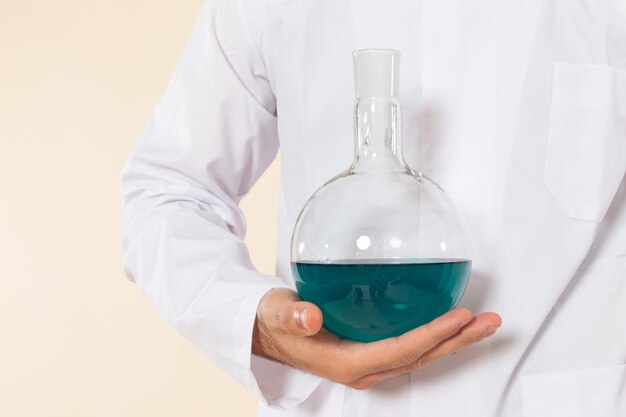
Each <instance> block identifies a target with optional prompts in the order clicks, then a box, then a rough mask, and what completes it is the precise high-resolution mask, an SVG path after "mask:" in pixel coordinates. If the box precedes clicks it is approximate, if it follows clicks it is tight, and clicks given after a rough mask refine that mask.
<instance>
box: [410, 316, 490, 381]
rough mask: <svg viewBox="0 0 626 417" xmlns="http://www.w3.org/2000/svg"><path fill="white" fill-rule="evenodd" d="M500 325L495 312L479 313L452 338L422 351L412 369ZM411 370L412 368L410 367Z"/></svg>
mask: <svg viewBox="0 0 626 417" xmlns="http://www.w3.org/2000/svg"><path fill="white" fill-rule="evenodd" d="M501 325H502V319H501V318H500V316H499V315H497V314H496V313H483V314H479V315H477V316H476V317H474V319H473V320H472V321H471V322H470V323H469V324H468V325H467V326H465V327H464V328H463V329H461V331H460V332H459V334H458V335H457V336H455V337H453V338H450V339H447V340H444V341H443V342H441V343H440V344H438V345H437V346H435V347H434V348H432V349H431V350H429V351H428V352H426V353H424V354H423V355H422V356H421V357H420V358H419V359H418V360H417V362H416V363H414V364H413V365H415V368H414V369H417V368H422V367H424V366H426V365H428V364H429V363H431V362H433V361H436V360H437V359H440V358H442V357H444V356H446V355H449V354H451V353H454V352H456V351H457V350H460V349H461V348H464V347H466V346H468V345H471V344H473V343H476V342H478V341H481V340H483V339H484V338H486V337H489V336H491V335H492V334H494V333H495V331H496V330H497V329H498V327H500V326H501ZM411 370H413V369H411Z"/></svg>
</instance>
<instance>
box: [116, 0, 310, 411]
mask: <svg viewBox="0 0 626 417" xmlns="http://www.w3.org/2000/svg"><path fill="white" fill-rule="evenodd" d="M247 25H248V16H247V12H246V9H245V6H244V4H243V3H241V2H240V1H234V0H224V1H222V0H208V1H207V2H206V3H205V5H204V7H203V9H202V11H201V13H200V16H199V18H198V20H197V22H196V26H195V28H194V31H193V34H192V37H191V39H190V41H189V44H188V45H187V48H186V49H185V52H184V54H183V56H182V58H181V60H180V62H179V64H178V66H177V68H176V71H175V73H174V75H173V77H172V79H171V81H170V84H169V86H168V87H167V90H166V92H165V94H164V96H163V97H162V99H161V100H160V102H159V103H158V105H157V107H156V109H155V110H154V112H153V114H152V116H151V118H150V120H149V122H148V124H147V126H146V127H145V129H144V131H143V132H142V134H141V136H140V138H139V140H138V142H137V144H136V145H135V147H134V149H133V151H132V153H131V156H130V157H129V159H128V161H127V163H126V165H125V167H124V170H123V172H122V194H123V199H124V204H125V209H124V219H123V246H124V265H125V271H126V273H127V275H128V276H129V278H130V279H132V280H134V281H135V282H136V283H137V285H138V286H139V288H140V289H141V291H142V292H143V293H144V294H145V295H146V297H147V298H148V299H149V300H150V301H151V302H152V303H153V304H154V305H155V307H156V308H157V309H158V310H159V311H160V313H161V314H162V315H163V316H164V317H165V318H166V319H167V321H168V322H169V323H170V324H171V325H173V326H174V327H175V328H176V329H177V330H178V331H179V332H180V333H181V334H183V335H184V336H185V337H186V338H188V339H189V340H190V341H191V342H192V343H193V344H194V345H195V346H196V347H198V348H199V349H200V350H201V351H202V352H203V353H204V354H206V355H207V356H208V357H210V358H211V359H212V360H213V361H214V362H215V363H216V364H217V365H218V366H219V367H220V368H221V369H223V370H224V371H225V372H226V373H228V374H229V375H231V376H232V377H234V378H235V379H236V380H238V381H239V382H240V383H242V384H243V385H244V386H246V387H247V388H248V389H249V390H251V391H252V392H254V393H256V394H257V396H258V397H259V398H260V399H261V400H262V401H264V402H265V403H266V404H268V405H270V406H272V407H277V408H287V407H290V406H292V405H295V404H297V403H299V402H302V401H303V400H304V399H306V398H307V397H308V396H309V395H310V393H311V392H312V391H313V390H314V389H315V388H316V387H317V385H318V384H319V382H320V380H321V379H320V378H318V377H316V376H314V375H310V374H306V373H304V372H301V371H298V370H296V369H293V368H290V367H288V366H286V365H282V364H278V363H275V362H270V361H267V360H264V359H261V358H257V357H256V356H253V355H252V354H251V344H252V330H253V325H254V320H255V316H256V309H257V305H258V302H259V300H260V298H261V297H262V296H263V294H265V293H266V292H267V291H268V290H269V289H271V288H274V287H291V285H289V283H287V282H283V281H282V280H281V279H280V278H278V277H275V276H270V275H265V274H261V273H259V272H257V271H256V270H255V269H254V267H253V265H252V263H251V261H250V258H249V255H248V251H247V248H246V246H245V244H244V242H243V237H244V234H245V227H246V226H245V218H244V215H243V213H242V211H241V210H240V208H239V206H238V202H239V200H240V199H241V197H242V196H243V195H245V194H246V193H247V192H248V190H249V189H250V188H251V187H252V185H253V184H254V183H255V181H256V180H257V179H258V177H259V176H260V175H261V174H262V173H263V171H264V170H265V169H266V168H267V167H268V165H269V164H270V163H271V161H272V160H273V159H274V158H275V156H276V152H277V150H278V137H277V126H276V117H275V116H274V114H275V101H274V96H273V94H272V91H271V88H270V85H269V82H268V80H267V76H266V72H265V66H264V64H263V61H262V59H261V57H260V55H259V53H258V50H257V49H256V48H255V41H254V38H253V35H252V33H253V32H252V31H251V30H250V29H249V27H248V26H247Z"/></svg>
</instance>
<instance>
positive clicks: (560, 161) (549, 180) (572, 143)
mask: <svg viewBox="0 0 626 417" xmlns="http://www.w3.org/2000/svg"><path fill="white" fill-rule="evenodd" d="M625 171H626V70H623V69H618V68H616V67H611V66H603V65H579V64H568V63H556V64H555V66H554V74H553V86H552V104H551V108H550V123H549V129H548V146H547V153H546V162H545V173H544V174H545V175H544V180H545V183H546V185H547V186H548V188H549V189H550V191H551V192H552V194H553V195H554V197H555V198H556V200H557V201H558V203H559V204H560V206H561V207H562V208H563V211H564V212H565V214H566V215H567V216H568V217H570V218H572V219H577V220H584V221H593V222H599V221H601V220H602V219H603V217H604V215H605V213H606V211H607V209H608V207H609V206H610V204H611V201H612V200H613V196H614V195H615V192H616V191H617V188H618V187H619V185H620V183H621V181H622V179H623V177H624V172H625Z"/></svg>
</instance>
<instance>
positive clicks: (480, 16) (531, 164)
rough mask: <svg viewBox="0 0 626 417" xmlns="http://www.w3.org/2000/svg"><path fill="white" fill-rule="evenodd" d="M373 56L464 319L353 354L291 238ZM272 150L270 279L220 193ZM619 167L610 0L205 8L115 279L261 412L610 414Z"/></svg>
mask: <svg viewBox="0 0 626 417" xmlns="http://www.w3.org/2000/svg"><path fill="white" fill-rule="evenodd" d="M372 47H383V48H393V49H399V50H401V51H402V54H403V55H402V68H401V77H400V79H401V87H400V91H401V93H400V102H401V104H402V106H403V120H404V125H403V129H402V130H403V136H404V139H403V142H404V143H403V146H404V156H405V159H406V160H407V162H408V163H409V165H411V166H412V167H414V168H417V169H418V170H422V171H424V172H426V173H428V174H429V176H430V177H432V178H434V179H435V180H436V181H437V182H438V183H439V184H440V185H442V187H443V188H444V189H446V190H447V191H448V193H449V194H450V195H451V197H452V198H453V200H455V202H456V203H457V205H458V206H459V207H460V208H461V210H462V211H463V212H464V214H465V217H466V219H467V221H468V224H469V228H470V231H471V234H472V237H473V247H474V256H473V271H472V277H471V278H470V284H469V286H468V289H467V291H466V293H465V296H464V298H463V300H462V302H461V306H462V307H463V308H459V309H455V310H453V311H451V312H449V313H447V314H446V315H444V316H442V317H440V318H438V319H436V320H435V321H433V322H432V323H430V324H428V325H425V326H422V327H419V328H417V329H415V330H413V331H411V332H408V333H406V334H405V335H402V336H400V337H399V338H394V339H387V340H383V341H380V342H374V343H369V344H359V343H352V342H346V341H340V340H339V339H337V338H336V337H334V336H332V335H331V334H329V333H328V332H326V331H325V330H324V329H322V328H321V323H322V316H321V313H320V311H319V309H317V307H315V306H314V305H312V304H309V303H305V302H301V301H299V300H298V299H297V296H296V294H295V292H294V283H293V278H292V276H291V269H290V264H289V240H290V236H291V231H292V229H293V225H294V223H295V220H296V217H297V215H298V213H299V211H300V209H301V207H302V206H303V205H304V203H305V202H306V200H307V199H308V197H309V196H310V195H311V194H312V193H313V192H314V191H315V190H316V189H317V188H319V186H320V185H321V184H323V183H324V182H325V181H326V180H328V179H329V178H331V177H332V176H334V175H335V174H337V173H338V172H340V171H342V170H344V169H345V168H346V167H347V166H348V165H349V164H350V161H351V158H352V152H353V141H352V140H353V139H352V106H353V100H354V95H353V79H352V62H351V52H352V51H353V50H356V49H363V48H372ZM418 139H419V153H418V151H417V150H418ZM279 148H280V150H281V155H282V166H281V169H282V171H281V184H280V185H281V187H280V204H279V206H280V207H279V213H278V228H279V234H278V239H279V241H278V259H277V265H276V274H275V276H270V275H265V274H261V273H259V272H257V271H256V270H255V269H254V267H253V266H252V264H251V262H250V259H249V256H248V252H247V248H246V246H245V244H244V243H243V237H244V234H245V218H244V215H243V213H242V211H241V210H240V208H239V206H238V202H239V201H240V199H241V198H242V197H243V196H244V195H245V194H246V193H247V192H248V191H249V190H250V188H251V187H252V186H253V184H254V183H255V181H256V180H257V179H258V178H259V176H260V175H261V174H262V173H263V172H264V170H265V169H266V168H267V166H268V165H269V164H270V163H271V162H272V160H273V159H274V158H275V156H276V153H277V151H278V149H279ZM625 171H626V2H625V1H624V0H568V1H565V0H530V1H524V2H513V1H501V2H497V1H455V0H446V1H441V0H437V1H435V0H416V1H408V0H390V1H387V2H378V1H373V0H359V1H356V0H346V1H335V0H333V1H331V0H328V1H325V0H315V1H313V0H255V1H252V0H207V1H206V2H205V4H204V7H203V8H202V11H201V12H200V15H199V18H198V20H197V23H196V26H195V29H194V32H193V34H192V37H191V39H190V41H189V44H188V46H187V48H186V50H185V52H184V54H183V56H182V58H181V60H180V63H179V65H178V67H177V69H176V71H175V73H174V75H173V77H172V80H171V82H170V84H169V86H168V87H167V90H166V92H165V94H164V96H163V97H162V99H161V100H160V102H159V103H158V105H157V107H156V109H155V110H154V112H153V114H152V116H151V118H150V120H149V122H148V124H147V126H146V128H145V129H144V131H143V132H142V134H141V137H140V138H139V140H138V142H137V144H136V146H135V147H134V149H133V151H132V154H131V155H130V157H129V159H128V162H127V164H126V166H125V167H124V170H123V173H122V193H123V199H124V203H125V211H124V220H123V245H124V250H125V261H124V262H125V269H126V272H127V275H128V276H129V278H130V279H132V280H134V281H135V282H136V283H137V285H138V287H139V288H140V289H141V291H142V292H143V293H144V294H145V295H146V297H147V298H148V299H149V300H150V301H151V302H152V303H153V304H154V305H155V306H156V308H157V309H158V310H159V311H160V313H161V314H162V315H163V316H164V317H165V318H166V319H167V320H168V322H169V323H171V324H172V325H173V326H174V327H175V328H176V329H177V330H178V331H179V332H180V333H181V334H183V335H184V336H185V337H187V338H188V339H189V340H191V341H192V342H193V343H194V344H195V345H196V346H197V347H198V348H199V349H200V350H201V351H202V352H204V353H205V354H206V355H207V356H208V357H209V358H210V359H211V360H213V361H214V362H215V363H216V364H217V365H218V366H220V367H221V368H222V369H223V370H224V371H225V372H226V373H228V374H229V375H231V376H232V377H233V378H235V379H236V380H238V381H239V382H240V383H241V384H243V385H244V386H246V387H247V388H248V389H250V390H251V391H253V392H255V393H256V395H257V396H258V398H259V400H260V407H259V416H263V417H270V416H271V417H287V416H320V417H340V416H386V415H397V416H414V417H417V416H429V417H449V416H454V417H458V416H471V417H486V416H504V417H521V416H525V417H548V416H550V417H553V416H569V417H572V416H573V417H583V416H584V417H586V416H593V417H598V416H603V417H604V416H607V417H618V416H626V364H625V362H626V182H625V181H624V174H625ZM484 310H493V311H497V312H498V313H499V314H496V313H481V314H477V315H475V316H472V313H470V311H472V312H478V311H484ZM500 316H502V318H503V320H504V325H503V326H502V328H501V329H500V330H499V331H498V332H497V334H496V335H495V336H493V337H488V338H486V337H487V336H490V335H492V334H493V333H494V332H495V330H496V329H497V328H498V327H499V326H500V323H501V322H500ZM485 338H486V339H485ZM482 339H485V340H483V341H481V342H480V343H474V342H477V341H479V340H482ZM452 352H456V354H455V355H450V354H451V353H452Z"/></svg>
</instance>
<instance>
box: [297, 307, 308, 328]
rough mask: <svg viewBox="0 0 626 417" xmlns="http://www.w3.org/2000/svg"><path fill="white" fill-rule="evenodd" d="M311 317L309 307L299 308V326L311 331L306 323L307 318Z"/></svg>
mask: <svg viewBox="0 0 626 417" xmlns="http://www.w3.org/2000/svg"><path fill="white" fill-rule="evenodd" d="M308 318H309V308H308V307H305V308H303V309H302V310H299V311H298V312H297V313H296V323H298V326H300V327H302V328H303V329H304V330H306V331H307V332H308V331H309V329H308V328H307V327H306V323H307V321H308V320H307V319H308Z"/></svg>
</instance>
